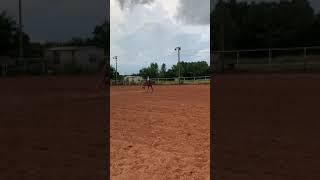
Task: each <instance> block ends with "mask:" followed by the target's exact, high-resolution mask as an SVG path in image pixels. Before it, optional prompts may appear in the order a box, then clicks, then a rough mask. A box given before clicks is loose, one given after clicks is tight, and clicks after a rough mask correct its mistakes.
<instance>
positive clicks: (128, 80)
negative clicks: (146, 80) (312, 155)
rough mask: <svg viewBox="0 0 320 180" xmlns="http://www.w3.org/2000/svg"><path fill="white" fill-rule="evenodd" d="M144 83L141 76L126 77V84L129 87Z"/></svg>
mask: <svg viewBox="0 0 320 180" xmlns="http://www.w3.org/2000/svg"><path fill="white" fill-rule="evenodd" d="M142 82H143V77H141V76H125V77H124V83H125V84H128V85H133V84H135V85H137V84H141V83H142Z"/></svg>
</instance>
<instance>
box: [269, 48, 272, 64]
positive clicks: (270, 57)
mask: <svg viewBox="0 0 320 180" xmlns="http://www.w3.org/2000/svg"><path fill="white" fill-rule="evenodd" d="M271 59H272V54H271V49H270V48H269V64H271Z"/></svg>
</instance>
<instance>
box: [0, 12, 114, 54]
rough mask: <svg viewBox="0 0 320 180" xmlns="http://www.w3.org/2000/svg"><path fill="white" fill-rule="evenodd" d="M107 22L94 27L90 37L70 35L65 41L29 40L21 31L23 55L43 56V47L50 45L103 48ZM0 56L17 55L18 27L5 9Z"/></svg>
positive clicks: (0, 17) (0, 25)
mask: <svg viewBox="0 0 320 180" xmlns="http://www.w3.org/2000/svg"><path fill="white" fill-rule="evenodd" d="M106 28H109V24H108V23H107V22H103V23H102V24H99V25H97V26H95V27H94V29H93V31H92V37H91V38H81V37H72V38H71V39H70V40H67V41H65V42H46V43H43V44H41V43H38V42H31V41H30V37H29V35H28V34H26V33H25V32H23V51H24V57H43V55H44V54H43V52H44V49H45V48H48V47H52V46H97V47H101V48H104V49H105V50H106V49H108V48H110V45H109V44H107V43H106V42H108V41H107V40H108V39H109V38H110V37H109V33H108V32H109V29H106ZM0 39H1V41H0V56H9V57H18V56H19V28H18V24H17V22H16V20H15V19H14V18H12V17H10V16H8V14H7V13H6V12H5V11H2V12H0Z"/></svg>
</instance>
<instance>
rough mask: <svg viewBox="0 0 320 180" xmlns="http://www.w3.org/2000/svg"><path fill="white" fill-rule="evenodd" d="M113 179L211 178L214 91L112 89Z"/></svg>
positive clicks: (197, 87) (191, 87) (201, 88)
mask: <svg viewBox="0 0 320 180" xmlns="http://www.w3.org/2000/svg"><path fill="white" fill-rule="evenodd" d="M110 98H111V179H114V180H117V179H119V180H125V179H132V180H140V179H150V180H151V179H154V180H162V179H163V180H170V179H198V180H205V179H209V177H210V170H209V164H210V160H209V157H210V156H209V153H210V152H209V151H210V149H209V148H210V135H209V131H210V129H209V125H210V86H209V85H182V86H155V87H154V92H153V93H146V92H145V91H143V89H141V87H136V86H135V87H112V88H111V94H110Z"/></svg>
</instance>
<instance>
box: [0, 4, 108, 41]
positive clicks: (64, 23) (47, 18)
mask: <svg viewBox="0 0 320 180" xmlns="http://www.w3.org/2000/svg"><path fill="white" fill-rule="evenodd" d="M22 2H23V15H24V28H25V31H26V32H27V33H28V34H29V35H30V37H31V39H32V40H33V41H46V40H49V41H60V40H62V41H63V40H69V39H71V37H72V36H83V37H86V36H90V35H91V32H92V31H93V28H94V27H95V25H97V24H100V23H101V22H103V20H104V19H106V6H107V3H108V1H107V0H90V1H87V0H27V1H25V0H22ZM2 10H5V11H7V12H8V14H9V15H10V16H12V17H14V18H17V15H18V0H0V11H2Z"/></svg>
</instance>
